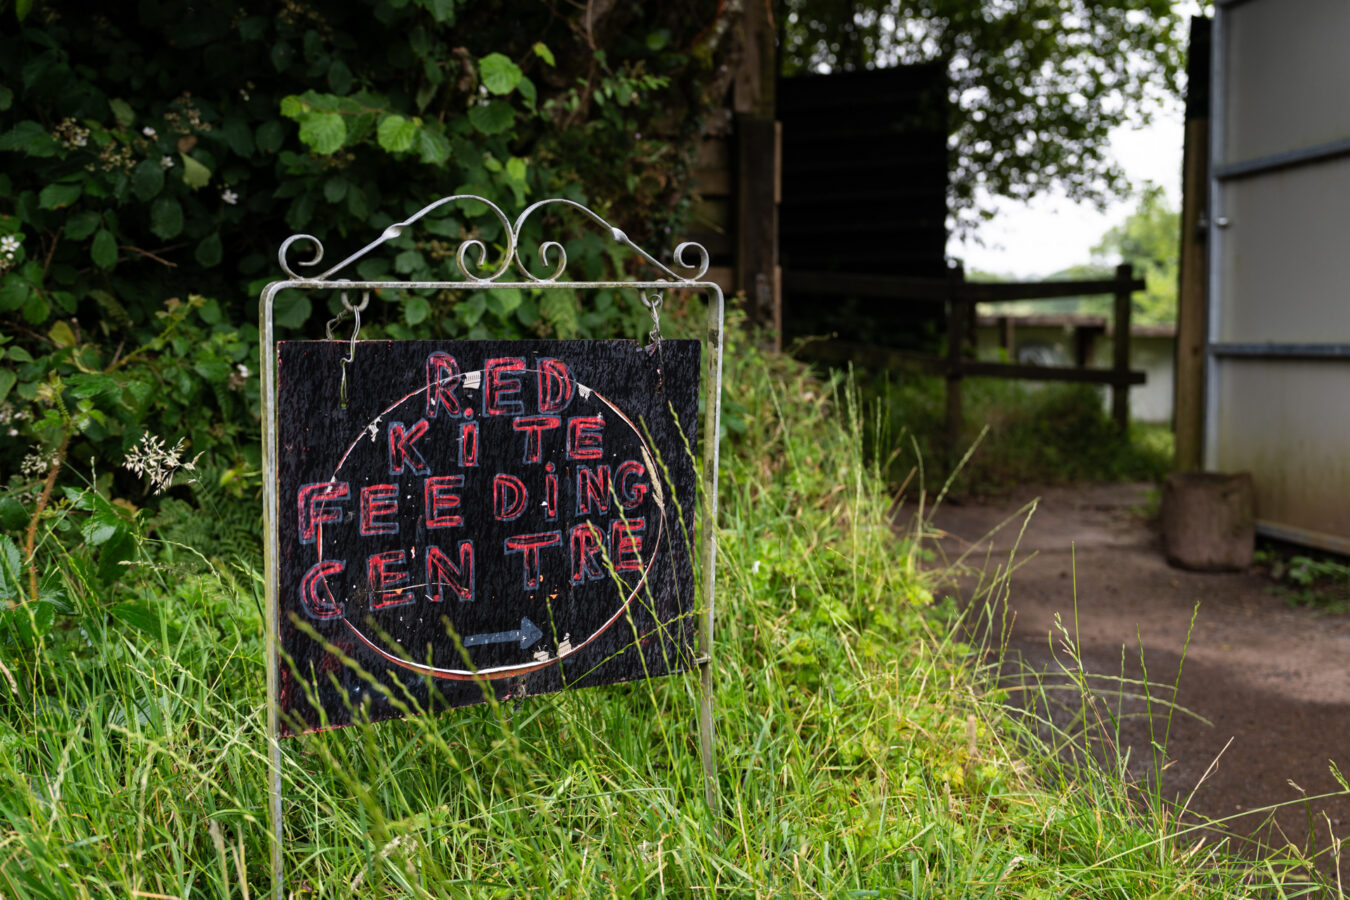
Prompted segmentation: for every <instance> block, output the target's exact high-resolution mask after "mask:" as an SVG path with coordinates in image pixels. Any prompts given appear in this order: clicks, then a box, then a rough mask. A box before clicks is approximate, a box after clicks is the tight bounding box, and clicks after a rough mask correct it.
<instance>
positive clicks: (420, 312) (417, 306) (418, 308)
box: [403, 297, 431, 325]
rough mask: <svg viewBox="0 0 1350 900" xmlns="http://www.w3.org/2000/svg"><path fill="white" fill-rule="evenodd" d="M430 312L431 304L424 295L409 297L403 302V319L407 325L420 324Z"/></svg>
mask: <svg viewBox="0 0 1350 900" xmlns="http://www.w3.org/2000/svg"><path fill="white" fill-rule="evenodd" d="M430 314H431V304H430V303H428V302H427V298H426V297H409V298H408V302H407V303H405V304H403V321H405V322H407V323H408V324H409V325H421V324H422V323H423V322H425V321H426V319H427V316H428V315H430Z"/></svg>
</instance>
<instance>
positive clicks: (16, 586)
mask: <svg viewBox="0 0 1350 900" xmlns="http://www.w3.org/2000/svg"><path fill="white" fill-rule="evenodd" d="M22 573H23V556H22V555H20V553H19V545H18V544H16V543H14V541H13V539H12V538H10V536H9V535H7V534H0V600H12V599H13V598H15V597H17V596H19V594H20V593H21V592H22V590H23V574H22Z"/></svg>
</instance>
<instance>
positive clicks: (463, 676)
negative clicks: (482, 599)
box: [314, 369, 666, 681]
mask: <svg viewBox="0 0 1350 900" xmlns="http://www.w3.org/2000/svg"><path fill="white" fill-rule="evenodd" d="M525 371H526V372H533V371H537V370H535V369H526V370H525ZM485 373H486V370H484V369H476V370H474V371H472V372H465V373H463V375H462V376H461V377H462V378H463V379H465V381H468V380H470V379H469V376H471V375H478V376H479V378H478V379H476V380H477V382H478V384H480V385H481V384H482V376H483V375H484V374H485ZM576 386H577V389H578V390H579V391H580V392H581V394H582V396H583V397H585V398H587V399H589V398H590V397H595V398H596V399H598V400H599V401H600V402H601V403H604V404H605V405H606V406H608V407H609V408H610V409H611V410H613V411H614V414H615V415H617V416H618V417H619V418H620V419H622V420H623V422H624V424H625V425H627V426H628V427H629V428H630V429H631V430H632V432H633V434H635V435H636V436H637V439H638V442H639V443H640V444H641V447H642V457H643V461H644V462H645V463H646V464H647V471H649V472H651V473H652V486H653V490H652V493H653V494H654V495H655V497H656V500H657V510H658V512H659V516H658V518H657V531H656V543H655V544H654V545H653V548H652V553H651V555H650V557H649V558H648V560H647V567H646V568H645V569H643V570H642V577H641V578H640V579H638V582H637V584H635V585H634V586H633V589H632V590H631V591H629V593H628V596H627V597H625V598H624V601H623V603H621V604H620V605H619V608H618V609H616V610H615V611H614V614H613V615H612V616H610V617H609V618H608V619H607V620H606V621H605V622H604V624H602V625H601V626H600V628H599V629H597V630H596V631H595V633H594V634H592V635H591V636H590V637H588V638H586V640H584V641H582V642H581V643H579V644H574V645H572V646H571V647H570V648H569V649H568V651H567V652H566V653H560V654H558V655H557V656H553V657H550V658H549V659H546V660H536V661H534V662H528V663H520V664H517V665H511V666H494V667H492V668H488V669H477V670H472V669H449V668H440V667H438V666H430V665H427V664H426V663H418V662H413V661H412V660H408V659H403V658H402V657H399V656H395V655H393V654H392V653H389V652H388V651H386V650H385V649H383V648H382V647H380V646H379V645H377V644H376V643H375V642H374V641H372V640H371V639H370V638H368V637H367V636H366V635H365V634H364V633H362V632H361V630H360V629H359V628H357V627H356V626H355V625H353V624H352V623H351V620H349V619H348V618H346V616H343V619H342V623H343V624H344V625H346V626H347V628H348V630H350V631H351V633H352V634H353V635H354V636H355V637H356V638H357V639H358V640H359V641H361V643H363V644H365V646H366V647H368V648H369V649H370V650H371V651H372V652H374V653H376V654H378V655H379V656H380V657H381V658H383V659H384V660H385V661H386V662H389V663H391V664H393V665H396V666H398V667H400V668H402V669H406V670H408V671H410V672H416V673H417V674H419V675H428V676H430V677H432V678H440V679H445V680H448V681H474V680H477V679H482V678H486V679H488V680H495V679H498V678H511V677H515V676H518V675H528V674H529V673H531V672H536V671H538V670H540V669H543V668H547V667H548V666H551V665H554V664H555V663H557V662H560V661H561V660H564V659H566V658H567V657H569V656H571V655H572V654H574V653H576V652H577V651H578V650H580V649H582V648H583V647H585V646H586V645H588V644H590V643H592V642H593V641H595V639H596V638H598V637H600V635H602V634H604V633H605V632H606V631H608V630H609V628H610V627H611V626H612V625H613V624H614V623H615V622H617V621H618V620H619V617H620V616H622V615H623V614H624V613H625V612H626V611H627V610H628V607H629V606H631V605H632V602H633V598H634V597H636V596H637V594H638V591H640V590H641V589H642V586H643V585H645V584H646V583H647V578H648V577H649V576H650V574H651V570H652V566H653V565H655V564H656V557H657V554H658V553H659V551H660V548H661V542H662V541H663V540H665V534H666V504H665V491H664V490H662V489H661V487H660V475H659V474H658V472H657V468H656V465H655V459H654V457H653V455H652V452H651V447H650V446H648V444H647V439H646V438H645V437H643V436H642V432H640V431H638V429H637V426H636V425H634V424H633V420H632V419H630V418H628V415H627V414H626V413H624V411H623V410H621V409H619V408H618V407H617V406H615V405H614V403H613V402H611V401H610V399H609V398H608V397H606V396H605V395H604V394H601V393H600V392H599V391H597V390H595V389H594V388H590V387H587V386H586V385H584V384H582V383H581V382H576ZM476 389H477V388H476V387H469V386H468V385H465V390H476ZM426 391H427V387H426V386H425V385H424V386H422V387H421V388H419V389H417V390H415V391H413V392H412V393H410V394H406V395H404V396H403V397H402V398H400V399H398V400H396V401H394V403H393V404H392V405H390V406H389V407H387V408H386V409H385V410H384V411H383V412H381V413H380V414H379V415H378V416H376V417H375V418H374V420H372V421H371V423H370V424H369V425H367V426H366V427H365V428H363V429H362V430H361V434H360V436H359V437H357V438H356V439H355V440H353V441H352V442H351V444H350V445H348V447H347V450H346V452H344V453H343V454H342V459H340V460H339V461H338V464H337V468H335V469H334V470H333V475H332V476H331V477H330V478H329V481H330V482H336V481H337V475H338V472H340V471H342V467H343V466H344V465H345V464H346V462H347V457H348V456H350V455H351V452H352V451H353V450H354V449H356V445H357V444H359V443H360V442H361V440H362V438H364V437H365V436H366V435H367V434H369V435H370V436H371V440H374V439H375V437H374V436H375V434H376V433H378V431H379V423H380V420H381V419H383V418H384V417H385V416H387V415H389V414H390V413H392V412H393V411H394V410H396V409H398V408H399V407H400V406H402V405H403V404H404V403H407V402H408V401H409V400H411V399H412V398H413V397H416V396H417V395H419V394H424V393H426ZM316 528H317V531H316V534H315V542H314V543H315V552H316V553H317V555H318V558H319V561H320V562H322V561H323V526H322V525H318V526H316Z"/></svg>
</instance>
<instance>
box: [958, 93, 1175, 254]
mask: <svg viewBox="0 0 1350 900" xmlns="http://www.w3.org/2000/svg"><path fill="white" fill-rule="evenodd" d="M1183 119H1184V113H1183V111H1182V109H1181V108H1180V105H1178V106H1177V107H1176V108H1175V109H1170V110H1166V111H1159V112H1158V113H1157V114H1156V116H1155V118H1154V121H1153V122H1152V123H1151V124H1150V125H1148V126H1146V127H1144V128H1135V127H1132V126H1128V125H1127V126H1122V127H1120V128H1117V129H1115V130H1114V131H1112V132H1111V155H1112V156H1114V157H1115V159H1116V160H1117V161H1118V162H1119V163H1120V165H1121V167H1122V168H1123V169H1124V170H1125V174H1126V175H1127V176H1129V179H1130V182H1131V184H1132V185H1133V186H1134V187H1136V188H1139V187H1142V186H1143V184H1144V182H1145V181H1152V182H1154V183H1155V184H1159V185H1161V186H1162V187H1163V189H1164V190H1165V191H1166V192H1167V199H1168V200H1169V201H1170V202H1171V204H1172V206H1173V207H1180V205H1181V147H1182V138H1183V135H1184V132H1185V124H1184V121H1183ZM1134 207H1135V201H1134V199H1132V198H1126V199H1124V200H1117V201H1114V202H1112V203H1111V204H1110V205H1109V206H1107V208H1106V210H1105V211H1104V212H1098V211H1097V209H1096V208H1095V207H1093V206H1092V205H1091V204H1078V203H1074V202H1073V201H1071V200H1069V199H1068V198H1067V197H1065V196H1064V195H1063V194H1062V193H1058V192H1056V193H1052V194H1046V195H1044V196H1041V197H1039V198H1037V199H1035V200H1033V201H1031V202H1030V203H1017V202H1015V201H1011V200H1000V201H998V202H996V203H995V204H994V208H995V209H997V210H998V216H997V217H996V218H995V219H994V220H993V221H992V222H989V223H987V224H985V225H983V226H982V227H981V228H980V229H979V230H978V232H977V236H978V238H979V239H980V240H982V241H983V242H984V246H980V245H979V244H977V243H976V242H975V241H973V240H971V241H965V242H962V241H959V240H957V239H955V238H953V239H952V240H950V241H949V242H948V244H947V255H948V256H950V257H952V258H954V259H960V260H963V261H964V262H965V264H966V271H971V270H973V269H979V270H980V271H983V272H994V273H996V274H1000V275H1012V276H1015V277H1017V278H1040V277H1044V276H1046V275H1050V274H1052V273H1054V272H1058V271H1059V270H1061V269H1066V268H1068V267H1069V266H1072V265H1077V264H1080V263H1086V262H1089V261H1090V260H1091V257H1092V246H1093V245H1094V244H1096V243H1097V242H1098V241H1099V240H1100V239H1101V236H1102V234H1103V233H1104V232H1105V231H1106V230H1107V229H1108V228H1110V227H1112V226H1113V225H1119V224H1120V223H1121V222H1123V221H1124V220H1125V218H1126V216H1128V215H1129V214H1130V212H1131V211H1133V209H1134Z"/></svg>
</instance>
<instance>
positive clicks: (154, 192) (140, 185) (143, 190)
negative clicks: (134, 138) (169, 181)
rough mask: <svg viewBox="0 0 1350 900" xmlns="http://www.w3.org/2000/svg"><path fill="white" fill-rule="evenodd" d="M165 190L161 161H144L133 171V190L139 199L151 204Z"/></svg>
mask: <svg viewBox="0 0 1350 900" xmlns="http://www.w3.org/2000/svg"><path fill="white" fill-rule="evenodd" d="M163 188H164V167H163V166H162V165H160V163H159V160H156V159H146V160H142V161H141V162H140V163H139V164H138V165H137V166H136V168H135V169H132V170H131V189H132V190H133V191H135V192H136V196H137V198H139V199H140V200H144V201H146V202H149V201H151V200H153V199H155V197H157V196H159V192H160V191H161V190H163Z"/></svg>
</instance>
